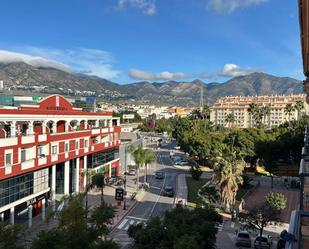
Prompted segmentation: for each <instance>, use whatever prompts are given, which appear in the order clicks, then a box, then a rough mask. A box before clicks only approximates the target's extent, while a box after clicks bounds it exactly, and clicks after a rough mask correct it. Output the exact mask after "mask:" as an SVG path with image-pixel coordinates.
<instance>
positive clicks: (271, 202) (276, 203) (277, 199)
mask: <svg viewBox="0 0 309 249" xmlns="http://www.w3.org/2000/svg"><path fill="white" fill-rule="evenodd" d="M265 202H266V204H267V205H268V206H269V207H270V208H272V209H274V210H278V211H281V210H283V209H285V208H286V204H287V198H286V197H285V196H284V195H283V194H281V193H274V192H270V193H268V194H267V196H266V198H265Z"/></svg>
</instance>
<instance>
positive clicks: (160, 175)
mask: <svg viewBox="0 0 309 249" xmlns="http://www.w3.org/2000/svg"><path fill="white" fill-rule="evenodd" d="M155 177H156V179H163V178H164V174H163V172H162V171H157V172H156V173H155Z"/></svg>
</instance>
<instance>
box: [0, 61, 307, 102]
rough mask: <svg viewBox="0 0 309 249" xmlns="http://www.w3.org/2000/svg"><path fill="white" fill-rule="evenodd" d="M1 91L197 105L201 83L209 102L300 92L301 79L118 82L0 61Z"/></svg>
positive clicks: (251, 77)
mask: <svg viewBox="0 0 309 249" xmlns="http://www.w3.org/2000/svg"><path fill="white" fill-rule="evenodd" d="M1 80H2V81H3V83H4V91H3V93H2V94H7V93H10V94H28V95H29V94H30V93H29V92H31V93H33V92H38V93H42V94H52V93H53V94H54V93H57V94H63V95H80V96H89V95H93V96H96V97H97V98H98V99H99V100H104V101H122V102H125V101H134V102H143V103H152V104H169V105H197V104H198V103H199V101H200V92H201V86H203V92H204V102H205V103H209V104H212V103H214V102H215V101H216V100H217V99H218V98H220V97H224V96H229V95H239V96H248V95H271V94H274V95H275V94H280V95H281V94H291V93H302V92H303V87H302V82H301V81H299V80H296V79H293V78H290V77H277V76H273V75H270V74H266V73H261V72H257V73H252V74H249V75H245V76H238V77H234V78H232V79H230V80H228V81H226V82H223V83H217V82H214V83H207V84H206V83H204V82H203V81H201V80H198V79H196V80H193V81H191V82H184V81H181V82H178V81H166V82H148V81H142V82H136V83H129V84H123V85H121V84H117V83H115V82H112V81H109V80H106V79H102V78H99V77H95V76H87V75H81V74H75V73H70V72H66V71H61V70H59V69H55V68H43V67H34V66H31V65H29V64H26V63H23V62H15V63H0V81H1Z"/></svg>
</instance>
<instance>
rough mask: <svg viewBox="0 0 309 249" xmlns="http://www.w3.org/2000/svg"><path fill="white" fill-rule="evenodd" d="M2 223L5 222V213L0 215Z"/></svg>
mask: <svg viewBox="0 0 309 249" xmlns="http://www.w3.org/2000/svg"><path fill="white" fill-rule="evenodd" d="M0 221H2V222H3V221H4V213H1V214H0Z"/></svg>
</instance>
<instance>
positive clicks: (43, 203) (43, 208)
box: [42, 198, 45, 220]
mask: <svg viewBox="0 0 309 249" xmlns="http://www.w3.org/2000/svg"><path fill="white" fill-rule="evenodd" d="M42 220H45V198H44V199H42Z"/></svg>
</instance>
